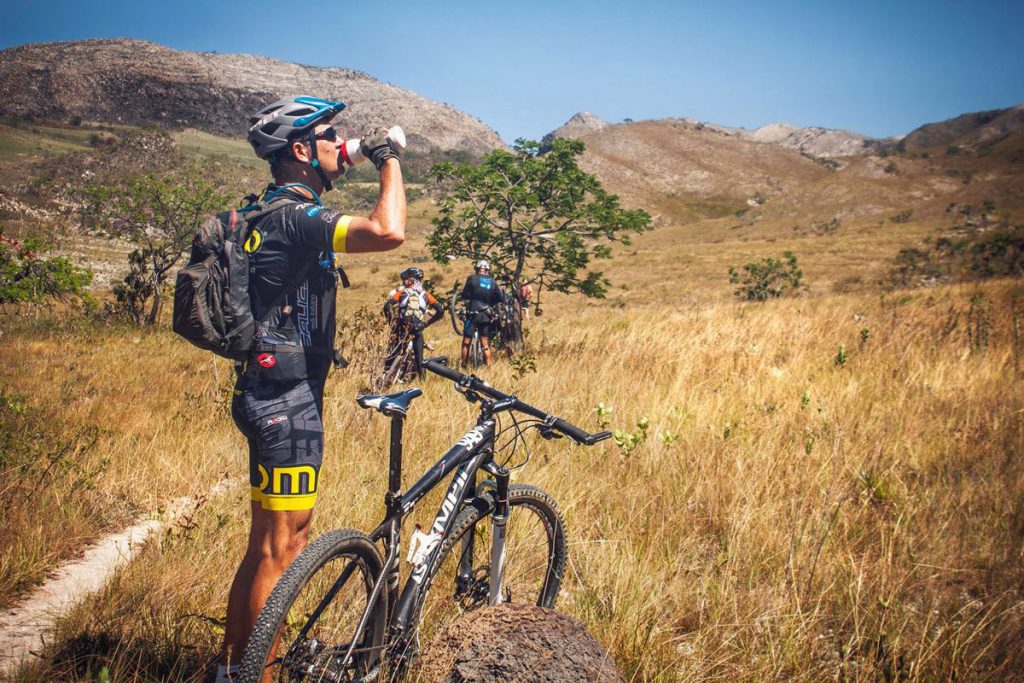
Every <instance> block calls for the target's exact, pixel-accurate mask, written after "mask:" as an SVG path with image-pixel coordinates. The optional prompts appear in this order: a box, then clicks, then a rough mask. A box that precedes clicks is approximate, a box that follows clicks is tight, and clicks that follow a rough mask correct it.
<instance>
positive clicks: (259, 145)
mask: <svg viewBox="0 0 1024 683" xmlns="http://www.w3.org/2000/svg"><path fill="white" fill-rule="evenodd" d="M344 108H345V103H344V102H331V101H330V100H322V99H320V98H319V97H306V96H302V97H286V98H284V99H283V100H278V101H277V102H274V103H273V104H270V105H267V106H266V107H264V108H263V109H261V110H260V111H259V113H258V114H256V115H255V116H250V117H249V144H251V145H252V148H253V149H254V150H255V151H256V156H258V157H259V158H260V159H267V158H269V157H271V156H272V155H273V154H274V152H276V151H278V150H279V149H284V148H285V147H287V146H288V143H289V142H290V141H292V140H294V139H296V138H298V137H301V136H302V135H303V134H305V133H307V132H309V131H311V130H313V127H314V126H316V125H317V124H320V123H327V122H329V121H330V120H331V119H333V118H334V117H335V116H336V115H337V114H338V113H339V112H341V110H342V109H344Z"/></svg>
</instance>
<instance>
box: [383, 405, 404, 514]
mask: <svg viewBox="0 0 1024 683" xmlns="http://www.w3.org/2000/svg"><path fill="white" fill-rule="evenodd" d="M404 423H405V415H401V414H399V413H395V414H392V416H391V458H390V462H389V464H388V495H387V498H388V505H389V506H390V505H391V504H393V501H394V500H395V497H396V496H397V495H398V493H399V492H400V491H401V489H402V427H403V426H404ZM389 512H390V510H389Z"/></svg>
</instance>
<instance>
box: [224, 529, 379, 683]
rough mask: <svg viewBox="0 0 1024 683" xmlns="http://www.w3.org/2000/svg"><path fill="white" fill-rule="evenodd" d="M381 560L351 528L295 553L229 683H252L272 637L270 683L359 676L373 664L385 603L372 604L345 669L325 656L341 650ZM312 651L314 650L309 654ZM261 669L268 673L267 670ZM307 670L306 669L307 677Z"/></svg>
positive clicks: (259, 673) (345, 646) (348, 640)
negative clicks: (314, 615)
mask: <svg viewBox="0 0 1024 683" xmlns="http://www.w3.org/2000/svg"><path fill="white" fill-rule="evenodd" d="M349 565H351V566H352V569H351V573H350V575H349V577H348V580H347V581H345V582H344V583H343V584H340V585H339V586H337V590H336V592H335V595H334V596H333V598H332V600H330V601H329V602H328V603H326V606H324V608H323V611H322V612H321V613H320V616H319V618H318V619H317V620H316V622H315V623H314V624H313V625H312V626H311V627H310V630H309V632H308V633H307V634H306V637H305V638H299V637H298V636H299V634H300V633H301V630H302V629H303V628H304V627H305V626H306V625H307V624H308V622H309V620H310V618H311V614H312V613H314V611H315V609H316V607H317V606H318V605H320V604H321V603H322V602H323V598H324V596H325V595H327V594H328V593H329V592H330V589H331V587H332V586H335V584H336V580H337V579H338V578H339V577H340V576H342V575H343V574H344V572H345V568H346V567H348V566H349ZM382 565H383V561H382V560H381V557H380V553H379V552H378V551H377V548H376V547H375V546H374V545H373V543H371V542H370V539H369V538H367V537H366V536H365V535H364V534H363V533H361V532H359V531H355V530H352V529H338V530H335V531H330V532H328V533H326V534H324V535H323V536H321V537H320V538H318V539H316V540H315V541H313V542H312V543H310V544H309V546H308V547H307V548H306V549H305V550H303V551H302V553H300V554H299V556H298V557H297V558H295V561H294V562H292V564H291V565H290V566H289V567H288V569H287V570H286V571H285V573H284V574H283V575H282V576H281V579H280V581H278V582H277V585H276V586H275V587H274V590H273V591H272V592H271V594H270V597H269V598H267V603H266V605H265V606H264V607H263V611H262V612H260V615H259V617H258V619H257V621H256V625H255V627H254V628H253V630H252V633H251V634H250V636H249V643H248V645H247V646H246V648H245V653H244V654H243V656H242V666H241V670H240V671H239V673H238V674H237V675H236V677H235V679H234V680H235V681H240V682H241V683H259V682H260V681H261V680H262V676H263V672H264V668H265V666H264V665H265V663H266V662H267V659H268V657H269V655H270V651H271V648H272V647H273V644H274V641H275V639H276V638H277V635H278V632H281V634H282V637H281V641H280V645H279V646H278V649H277V654H276V657H275V659H274V661H273V662H272V663H271V667H273V668H272V669H271V678H272V680H274V681H318V680H340V681H353V680H359V679H360V678H361V677H363V676H365V674H366V672H368V671H369V670H370V669H372V668H373V666H374V665H376V664H377V662H378V661H379V659H380V654H381V647H382V645H383V643H384V633H385V627H386V625H387V624H386V621H387V616H386V615H387V600H386V598H384V596H383V595H381V596H380V597H378V599H376V600H375V601H374V603H373V608H372V609H371V612H370V616H369V620H368V621H367V624H366V627H365V629H364V631H363V634H362V636H361V638H360V640H359V642H358V644H357V646H356V650H357V652H355V653H354V654H353V657H352V662H351V663H350V664H349V665H348V666H345V667H344V670H342V667H341V665H340V664H338V660H339V659H340V657H331V656H330V654H329V653H330V652H331V651H332V650H333V651H334V652H340V653H344V652H345V651H347V649H348V646H349V644H350V643H351V640H352V635H353V634H354V633H355V631H356V629H357V626H358V625H359V621H360V619H361V618H362V616H363V613H364V612H365V609H366V606H367V604H368V600H369V597H370V594H371V591H372V589H373V584H374V582H375V581H376V579H377V577H378V576H380V573H381V569H382ZM317 647H320V648H321V649H320V650H318V651H317V652H316V654H311V652H312V651H313V650H315V649H316V648H317ZM268 668H269V667H268ZM310 669H311V670H310Z"/></svg>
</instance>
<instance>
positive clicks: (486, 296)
mask: <svg viewBox="0 0 1024 683" xmlns="http://www.w3.org/2000/svg"><path fill="white" fill-rule="evenodd" d="M459 297H460V298H461V299H464V300H466V301H468V302H469V310H471V311H480V310H483V309H485V308H487V307H488V306H493V305H494V304H496V303H498V302H499V301H501V288H500V287H498V283H497V282H496V281H495V279H494V278H493V277H491V276H490V275H480V274H474V275H470V276H469V277H468V278H467V279H466V284H465V286H463V288H462V294H460V295H459Z"/></svg>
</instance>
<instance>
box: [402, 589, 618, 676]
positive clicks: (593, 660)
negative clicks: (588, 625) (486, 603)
mask: <svg viewBox="0 0 1024 683" xmlns="http://www.w3.org/2000/svg"><path fill="white" fill-rule="evenodd" d="M413 678H414V680H418V681H424V682H427V683H468V682H469V681H473V682H474V683H499V682H500V681H534V682H536V683H586V682H588V681H589V682H592V683H621V681H622V675H621V674H620V673H619V670H618V668H617V667H616V666H615V662H614V661H612V659H611V657H609V656H608V654H607V653H606V652H605V651H604V648H602V647H601V645H600V644H599V643H598V642H597V641H596V640H595V639H594V637H593V636H591V635H590V634H589V633H587V631H586V629H584V628H583V624H581V623H580V622H579V621H577V620H575V619H573V618H572V617H568V616H566V615H564V614H561V613H560V612H556V611H555V610H552V609H545V608H543V607H532V606H523V605H508V604H506V605H499V606H497V607H489V608H486V609H483V610H479V611H476V612H470V613H469V614H467V615H466V616H464V617H462V618H461V619H459V620H457V621H454V622H452V623H451V624H450V625H449V626H448V627H447V628H445V629H444V630H443V631H441V633H439V634H438V635H437V636H436V637H435V638H434V640H433V641H431V643H430V645H429V646H428V647H427V649H426V651H425V652H424V655H423V657H422V659H421V660H420V665H419V670H418V671H417V672H415V675H414V677H413Z"/></svg>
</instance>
